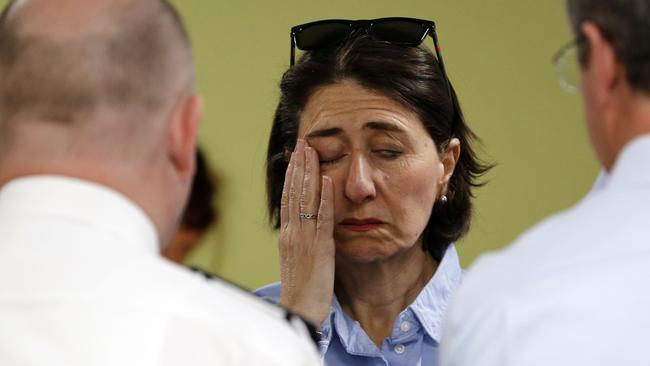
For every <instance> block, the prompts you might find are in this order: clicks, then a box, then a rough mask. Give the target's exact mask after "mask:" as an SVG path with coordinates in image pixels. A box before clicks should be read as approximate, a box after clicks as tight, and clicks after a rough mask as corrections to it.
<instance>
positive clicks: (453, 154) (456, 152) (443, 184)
mask: <svg viewBox="0 0 650 366" xmlns="http://www.w3.org/2000/svg"><path fill="white" fill-rule="evenodd" d="M459 157H460V140H458V139H457V138H456V137H454V138H452V139H451V140H449V143H448V144H447V148H446V149H445V151H443V152H442V153H441V154H440V163H441V164H442V168H443V173H442V177H441V178H440V195H443V194H444V195H446V194H447V190H448V187H449V180H450V179H451V176H452V175H453V174H454V170H455V169H456V164H457V163H458V158H459Z"/></svg>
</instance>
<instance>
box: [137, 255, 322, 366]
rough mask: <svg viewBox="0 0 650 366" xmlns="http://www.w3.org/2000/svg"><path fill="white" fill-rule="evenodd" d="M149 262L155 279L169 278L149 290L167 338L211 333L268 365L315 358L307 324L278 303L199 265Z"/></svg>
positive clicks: (173, 339) (204, 336)
mask: <svg viewBox="0 0 650 366" xmlns="http://www.w3.org/2000/svg"><path fill="white" fill-rule="evenodd" d="M149 266H150V269H153V270H152V271H151V272H152V273H156V276H157V277H158V280H159V281H167V285H161V286H160V287H159V288H158V291H156V292H157V293H154V295H153V296H157V299H156V301H154V303H156V304H157V308H156V310H155V311H159V312H163V313H164V314H163V315H164V317H165V318H166V319H167V320H166V324H167V326H166V327H167V329H168V331H167V332H166V338H167V339H166V342H176V341H178V340H179V337H180V336H181V335H183V337H185V338H187V337H192V338H194V339H196V340H197V341H198V342H201V343H205V340H206V339H212V340H213V341H215V342H216V341H218V343H219V344H220V345H219V346H218V347H217V346H215V347H217V348H219V349H222V348H224V347H228V345H231V346H232V347H235V348H233V349H234V350H235V351H233V350H228V352H231V351H232V352H234V353H235V354H236V355H244V356H245V357H244V358H245V359H248V360H255V359H257V360H258V361H262V358H260V357H261V356H264V357H266V361H268V364H270V365H282V364H284V363H283V360H285V362H287V363H286V364H296V362H295V360H297V359H301V360H303V362H305V363H306V364H311V363H309V362H307V360H316V359H317V357H316V349H315V347H314V345H313V344H312V343H311V341H310V339H309V332H308V331H307V328H306V327H305V326H304V325H303V324H301V323H299V322H297V321H296V320H295V319H292V317H291V316H290V315H289V314H288V313H287V312H286V311H285V310H284V309H282V308H281V307H278V306H275V305H272V304H269V303H268V302H266V301H264V300H262V299H260V298H258V297H256V296H253V295H252V294H250V293H249V291H247V290H245V289H243V288H241V287H239V286H237V285H235V284H233V283H232V282H229V281H227V280H224V279H221V278H219V277H217V276H215V275H212V274H207V273H205V272H203V271H192V270H189V269H187V268H183V267H180V266H176V265H175V264H172V263H167V262H166V261H164V260H160V261H156V262H152V263H150V264H149ZM193 334H196V335H195V336H193ZM198 338H200V339H198ZM224 352H225V351H224ZM228 352H226V353H228ZM237 357H240V356H237ZM242 357H243V356H242Z"/></svg>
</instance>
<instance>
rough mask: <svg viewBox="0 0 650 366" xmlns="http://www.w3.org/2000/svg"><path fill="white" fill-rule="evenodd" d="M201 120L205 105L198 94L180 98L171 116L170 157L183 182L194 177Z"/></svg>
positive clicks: (169, 134)
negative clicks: (197, 136) (197, 138)
mask: <svg viewBox="0 0 650 366" xmlns="http://www.w3.org/2000/svg"><path fill="white" fill-rule="evenodd" d="M201 118H203V103H202V101H201V98H200V97H199V96H198V95H196V94H193V95H191V96H183V97H181V98H179V100H178V102H177V103H176V105H175V106H174V110H173V111H172V114H171V121H170V123H169V131H168V136H169V144H168V156H169V159H170V161H171V162H172V164H173V166H174V168H175V169H176V171H177V173H178V176H179V177H180V178H181V180H183V181H189V180H191V179H192V177H193V176H194V164H195V154H196V135H197V132H198V128H199V123H200V121H201Z"/></svg>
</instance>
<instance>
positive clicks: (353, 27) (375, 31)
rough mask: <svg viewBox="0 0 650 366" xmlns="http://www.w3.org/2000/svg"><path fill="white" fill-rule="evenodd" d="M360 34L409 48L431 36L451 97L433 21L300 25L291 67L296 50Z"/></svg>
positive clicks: (340, 21) (333, 21) (293, 35)
mask: <svg viewBox="0 0 650 366" xmlns="http://www.w3.org/2000/svg"><path fill="white" fill-rule="evenodd" d="M357 32H364V33H365V34H367V35H368V36H370V37H371V38H373V39H375V40H377V41H381V42H387V43H390V44H396V45H401V46H406V47H417V46H419V45H420V44H421V43H422V41H424V39H425V38H426V37H427V36H431V38H432V39H433V45H434V49H435V53H436V58H437V59H438V64H439V65H440V71H441V72H442V76H443V78H444V79H445V82H446V83H447V88H448V89H450V90H449V92H450V94H451V88H450V84H449V79H448V78H447V73H446V72H445V64H444V62H443V61H442V55H441V54H440V47H439V46H438V36H437V35H436V24H435V23H434V22H432V21H430V20H422V19H415V18H401V17H393V18H379V19H370V20H344V19H327V20H319V21H316V22H311V23H305V24H301V25H297V26H295V27H292V28H291V59H290V65H291V66H293V65H294V64H295V60H296V48H298V49H299V50H303V51H314V50H318V49H323V48H328V47H332V46H336V45H338V44H341V43H343V42H344V41H345V40H346V39H347V38H348V37H350V36H351V35H352V34H355V33H357Z"/></svg>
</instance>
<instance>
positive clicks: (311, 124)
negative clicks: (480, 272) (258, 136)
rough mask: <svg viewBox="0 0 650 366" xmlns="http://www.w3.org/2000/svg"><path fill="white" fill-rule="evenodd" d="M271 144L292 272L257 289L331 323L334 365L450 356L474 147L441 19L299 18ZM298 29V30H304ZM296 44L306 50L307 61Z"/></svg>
mask: <svg viewBox="0 0 650 366" xmlns="http://www.w3.org/2000/svg"><path fill="white" fill-rule="evenodd" d="M291 34H292V53H291V55H292V60H291V61H292V62H291V64H292V67H291V68H290V69H289V70H288V71H287V72H286V73H285V74H284V77H283V79H282V83H281V97H280V102H279V105H278V108H277V111H276V115H275V119H274V122H273V128H272V131H271V137H270V142H269V149H268V157H267V192H268V199H269V202H268V205H269V211H270V215H271V218H272V219H273V220H274V223H275V225H276V227H278V228H279V229H280V238H279V244H278V245H279V250H280V258H281V282H280V283H279V284H274V285H269V286H267V287H264V288H262V289H260V290H258V291H256V293H257V294H258V295H259V296H262V297H266V298H270V299H272V300H273V301H276V302H279V303H280V304H282V305H283V306H285V307H287V308H288V309H290V310H292V311H294V312H295V313H298V314H300V315H302V316H303V317H304V318H306V319H307V320H309V321H311V322H312V323H313V324H315V325H316V326H317V327H318V328H319V330H320V341H319V345H320V350H321V353H322V354H323V356H324V359H325V361H326V363H327V364H328V365H420V364H422V365H436V364H437V348H438V341H439V339H440V338H439V337H440V327H441V321H442V318H443V315H444V311H445V308H446V306H447V300H448V299H449V296H450V295H451V293H452V292H453V291H454V289H455V288H456V287H457V286H458V285H459V283H460V281H461V277H462V270H461V268H460V265H459V262H458V257H457V254H456V251H455V249H454V246H453V244H452V242H453V241H455V240H457V239H458V238H460V237H461V236H462V235H463V234H465V233H466V232H467V230H468V227H469V220H470V213H471V198H472V194H471V189H472V188H473V187H474V186H477V185H478V183H477V178H478V177H479V176H480V175H482V174H483V173H484V172H485V171H486V170H487V169H488V167H486V166H484V165H482V164H481V163H480V162H479V160H478V159H477V157H476V156H475V154H474V151H473V149H472V146H471V145H470V142H471V141H472V139H473V138H474V135H473V133H472V132H471V131H470V129H469V127H468V126H467V125H466V124H465V122H464V120H463V117H462V113H461V111H460V109H459V105H458V101H457V99H456V96H455V93H454V91H453V88H452V87H451V84H450V83H449V80H448V78H447V76H446V75H445V72H444V64H443V63H442V59H441V58H440V54H439V53H438V52H436V56H434V54H433V53H432V52H431V51H430V50H429V49H428V48H426V47H424V46H423V45H421V43H422V41H423V40H424V39H425V38H426V36H427V35H431V36H432V38H433V39H434V43H435V46H436V49H437V39H436V35H435V32H434V24H433V22H430V21H423V20H417V19H410V18H384V19H378V20H374V21H341V20H326V21H320V22H314V23H309V24H305V25H302V26H297V27H294V28H293V29H292V33H291ZM294 42H295V43H294ZM294 44H295V45H296V46H297V47H298V48H300V49H302V50H305V51H306V52H305V54H304V55H303V57H302V58H301V59H300V60H299V61H298V62H297V63H296V64H295V65H293V64H294V62H293V57H294V52H293V51H294Z"/></svg>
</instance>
